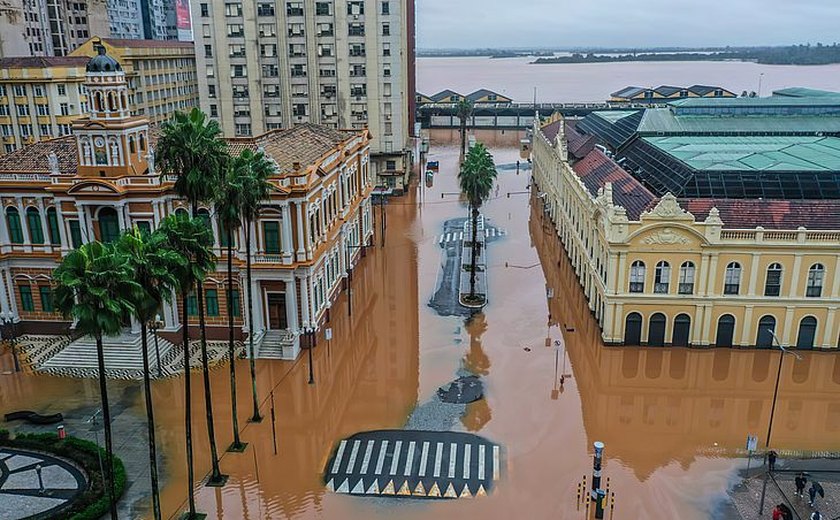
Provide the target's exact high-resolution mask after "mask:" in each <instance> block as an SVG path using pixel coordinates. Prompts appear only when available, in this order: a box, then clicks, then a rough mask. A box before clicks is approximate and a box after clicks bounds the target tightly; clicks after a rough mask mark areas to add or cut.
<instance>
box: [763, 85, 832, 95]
mask: <svg viewBox="0 0 840 520" xmlns="http://www.w3.org/2000/svg"><path fill="white" fill-rule="evenodd" d="M773 95H774V96H787V97H836V96H840V92H832V91H830V90H818V89H815V88H806V87H788V88H782V89H779V90H774V91H773Z"/></svg>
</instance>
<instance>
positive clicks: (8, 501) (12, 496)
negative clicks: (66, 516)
mask: <svg viewBox="0 0 840 520" xmlns="http://www.w3.org/2000/svg"><path fill="white" fill-rule="evenodd" d="M86 487H87V482H86V481H85V477H84V475H83V474H82V472H81V471H79V470H78V469H77V468H76V467H75V466H73V465H72V464H69V463H67V462H66V461H64V460H61V459H59V458H56V457H52V456H49V455H46V454H43V453H35V452H30V451H27V450H19V449H13V448H0V518H3V519H4V520H20V519H23V518H39V519H40V518H50V517H52V516H53V514H54V513H56V512H57V511H58V510H59V509H61V508H63V507H64V506H65V505H67V504H68V503H70V502H72V501H73V500H74V499H75V498H76V497H77V496H78V495H79V494H80V493H81V491H82V489H84V488H86Z"/></svg>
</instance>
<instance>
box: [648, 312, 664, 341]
mask: <svg viewBox="0 0 840 520" xmlns="http://www.w3.org/2000/svg"><path fill="white" fill-rule="evenodd" d="M648 345H650V346H652V347H662V346H664V345H665V315H664V314H662V313H661V312H657V313H656V314H654V315H653V316H651V317H650V325H649V326H648Z"/></svg>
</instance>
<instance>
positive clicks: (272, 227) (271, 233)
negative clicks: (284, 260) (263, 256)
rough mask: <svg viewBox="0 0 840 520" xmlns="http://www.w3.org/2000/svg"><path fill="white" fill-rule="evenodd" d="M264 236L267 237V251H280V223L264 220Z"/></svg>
mask: <svg viewBox="0 0 840 520" xmlns="http://www.w3.org/2000/svg"><path fill="white" fill-rule="evenodd" d="M263 237H264V238H265V252H266V253H279V252H280V223H279V222H263Z"/></svg>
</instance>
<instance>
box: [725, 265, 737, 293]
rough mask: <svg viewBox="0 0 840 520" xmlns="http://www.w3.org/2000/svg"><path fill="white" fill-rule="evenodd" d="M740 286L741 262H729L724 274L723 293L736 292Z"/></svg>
mask: <svg viewBox="0 0 840 520" xmlns="http://www.w3.org/2000/svg"><path fill="white" fill-rule="evenodd" d="M740 288H741V264H739V263H738V262H730V263H729V265H727V266H726V275H725V278H724V281H723V294H738V292H739V290H740Z"/></svg>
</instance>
